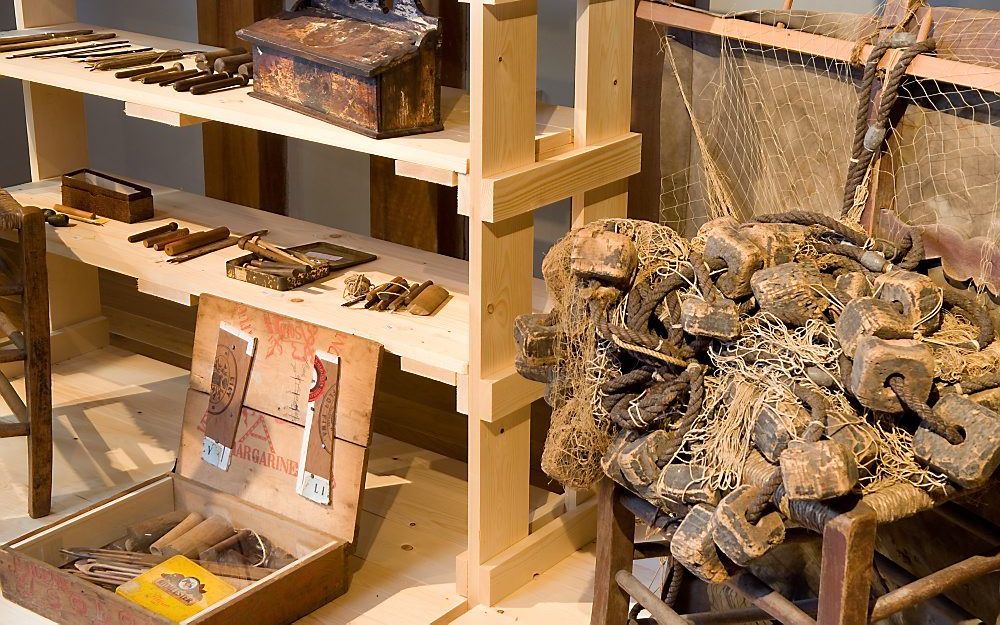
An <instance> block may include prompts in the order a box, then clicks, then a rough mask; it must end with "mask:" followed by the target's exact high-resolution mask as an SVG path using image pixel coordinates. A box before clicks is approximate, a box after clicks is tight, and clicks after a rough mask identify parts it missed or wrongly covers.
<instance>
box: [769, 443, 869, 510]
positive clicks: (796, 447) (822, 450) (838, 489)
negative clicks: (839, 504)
mask: <svg viewBox="0 0 1000 625" xmlns="http://www.w3.org/2000/svg"><path fill="white" fill-rule="evenodd" d="M781 480H782V483H783V484H784V486H785V492H786V493H787V494H788V498H789V499H811V500H816V501H818V500H822V499H830V498H831V497H841V496H843V495H846V494H847V493H849V492H851V490H852V489H853V488H854V485H855V484H857V483H858V465H857V463H856V462H855V461H854V456H853V455H852V454H851V452H850V451H848V450H847V449H846V448H845V447H844V446H843V445H841V444H840V443H838V442H837V441H833V440H821V441H815V442H807V441H792V442H790V443H789V444H788V447H787V448H786V449H785V451H784V452H783V453H782V454H781Z"/></svg>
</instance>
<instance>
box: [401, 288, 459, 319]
mask: <svg viewBox="0 0 1000 625" xmlns="http://www.w3.org/2000/svg"><path fill="white" fill-rule="evenodd" d="M449 296H450V293H448V290H447V289H445V288H444V287H440V286H438V285H436V284H432V285H430V286H428V287H427V288H425V289H424V290H423V291H421V292H420V295H418V296H417V297H415V298H413V301H412V302H411V303H410V307H409V308H408V309H407V311H409V313H410V314H411V315H417V316H420V317H426V316H428V315H433V314H434V313H435V312H436V311H437V309H438V308H440V307H441V305H442V304H444V302H445V300H447V299H448V297H449Z"/></svg>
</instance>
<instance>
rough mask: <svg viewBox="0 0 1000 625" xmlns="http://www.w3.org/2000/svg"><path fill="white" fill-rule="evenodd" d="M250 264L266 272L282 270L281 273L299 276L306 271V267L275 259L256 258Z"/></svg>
mask: <svg viewBox="0 0 1000 625" xmlns="http://www.w3.org/2000/svg"><path fill="white" fill-rule="evenodd" d="M249 265H250V266H251V267H254V268H255V269H258V270H261V271H265V272H274V271H280V272H281V273H288V274H290V275H293V276H298V275H301V274H303V273H305V272H306V269H305V267H299V266H297V265H288V264H286V263H278V262H275V261H273V260H260V259H256V258H255V259H253V260H251V261H250V263H249Z"/></svg>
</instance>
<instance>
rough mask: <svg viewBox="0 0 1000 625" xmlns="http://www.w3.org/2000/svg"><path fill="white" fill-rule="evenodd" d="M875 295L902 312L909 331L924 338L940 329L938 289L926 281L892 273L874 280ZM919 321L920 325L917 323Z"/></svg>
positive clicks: (909, 273)
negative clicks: (923, 335) (920, 333)
mask: <svg viewBox="0 0 1000 625" xmlns="http://www.w3.org/2000/svg"><path fill="white" fill-rule="evenodd" d="M875 292H876V293H878V298H879V299H880V300H882V301H883V302H888V303H889V304H892V305H893V306H894V307H898V308H901V309H902V313H903V316H904V317H905V318H906V319H907V321H908V322H909V323H910V327H911V328H912V327H914V326H917V327H918V329H919V330H920V331H921V332H922V333H924V334H927V333H929V332H933V331H934V330H936V329H937V328H938V327H939V326H940V325H941V313H940V305H941V289H940V288H939V287H938V286H937V285H936V284H934V281H933V280H931V279H930V278H929V277H927V276H925V275H923V274H919V273H915V272H913V271H903V270H895V271H890V272H889V273H886V274H882V275H881V276H879V277H878V278H876V279H875ZM921 319H923V320H924V322H923V323H920V324H919V326H918V322H920V320H921Z"/></svg>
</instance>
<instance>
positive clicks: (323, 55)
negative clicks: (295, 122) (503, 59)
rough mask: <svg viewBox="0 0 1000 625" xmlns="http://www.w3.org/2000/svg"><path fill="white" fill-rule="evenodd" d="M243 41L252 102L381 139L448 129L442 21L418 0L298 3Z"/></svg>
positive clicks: (251, 28)
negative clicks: (248, 52) (249, 54)
mask: <svg viewBox="0 0 1000 625" xmlns="http://www.w3.org/2000/svg"><path fill="white" fill-rule="evenodd" d="M237 35H238V36H239V37H240V38H241V39H243V40H245V41H247V42H248V43H249V44H250V46H251V48H252V50H253V57H254V81H253V85H254V88H253V92H252V95H253V96H254V97H257V98H260V99H262V100H266V101H268V102H272V103H274V104H278V105H280V106H283V107H286V108H290V109H292V110H295V111H298V112H300V113H305V114H306V115H310V116H312V117H316V118H318V119H322V120H324V121H328V122H330V123H333V124H336V125H338V126H343V127H345V128H348V129H350V130H353V131H355V132H358V133H361V134H363V135H366V136H369V137H375V138H377V139H383V138H387V137H399V136H403V135H411V134H417V133H422V132H433V131H436V130H441V128H442V125H441V45H440V37H439V33H438V23H437V19H436V18H433V17H429V16H427V15H425V14H424V12H423V10H422V7H421V6H420V2H419V0H300V1H299V2H298V3H296V5H295V6H294V7H293V8H292V10H291V11H286V12H284V13H280V14H278V15H276V16H275V17H271V18H268V19H265V20H262V21H259V22H257V23H256V24H252V25H251V26H248V27H247V28H244V29H242V30H240V31H239V32H238V33H237Z"/></svg>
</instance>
